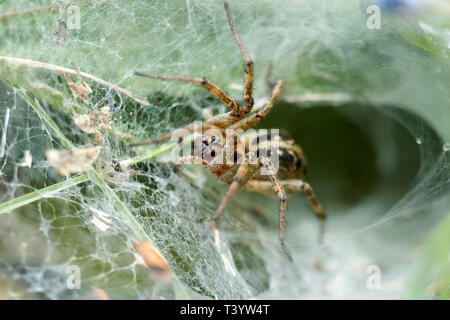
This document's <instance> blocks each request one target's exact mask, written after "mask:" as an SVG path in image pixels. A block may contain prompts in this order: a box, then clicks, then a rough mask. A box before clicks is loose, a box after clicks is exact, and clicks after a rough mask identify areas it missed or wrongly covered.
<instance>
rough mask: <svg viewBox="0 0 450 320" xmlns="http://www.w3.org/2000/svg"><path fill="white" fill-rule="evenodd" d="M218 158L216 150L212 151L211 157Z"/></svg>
mask: <svg viewBox="0 0 450 320" xmlns="http://www.w3.org/2000/svg"><path fill="white" fill-rule="evenodd" d="M215 156H216V151H215V150H213V151H211V157H213V158H214V157H215Z"/></svg>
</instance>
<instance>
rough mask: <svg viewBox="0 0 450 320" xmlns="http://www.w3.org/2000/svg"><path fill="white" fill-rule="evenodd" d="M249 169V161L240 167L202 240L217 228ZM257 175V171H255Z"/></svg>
mask: <svg viewBox="0 0 450 320" xmlns="http://www.w3.org/2000/svg"><path fill="white" fill-rule="evenodd" d="M248 169H249V164H248V162H247V161H245V162H244V163H243V164H241V165H240V166H239V169H238V171H237V173H236V175H235V176H234V178H233V181H232V182H231V184H230V187H229V188H228V191H227V194H226V195H225V197H224V198H223V200H222V202H221V203H220V206H219V208H218V209H217V211H216V213H215V214H214V216H213V217H212V221H211V222H210V223H209V225H208V227H207V228H206V230H205V232H204V233H203V236H202V238H205V237H206V235H207V234H208V233H209V231H211V229H212V228H213V227H214V226H215V224H216V221H217V219H219V217H220V216H221V215H222V213H223V211H224V210H225V207H226V205H227V203H228V201H230V199H231V197H232V196H233V194H234V192H235V191H236V190H238V189H239V187H240V186H241V185H242V182H243V180H244V178H245V177H246V175H247V172H248ZM255 173H256V171H255Z"/></svg>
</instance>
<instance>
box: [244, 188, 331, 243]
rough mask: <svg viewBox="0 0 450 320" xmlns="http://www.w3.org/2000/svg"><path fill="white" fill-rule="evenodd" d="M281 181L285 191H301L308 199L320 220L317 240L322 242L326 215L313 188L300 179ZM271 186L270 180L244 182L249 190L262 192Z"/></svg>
mask: <svg viewBox="0 0 450 320" xmlns="http://www.w3.org/2000/svg"><path fill="white" fill-rule="evenodd" d="M281 183H282V184H283V186H284V188H285V189H286V190H287V191H293V192H298V191H301V192H303V194H304V195H305V197H306V198H307V199H308V201H309V203H310V205H311V207H312V209H313V211H314V214H315V215H316V217H317V218H319V220H320V235H319V242H323V236H324V234H325V219H326V217H327V215H326V213H325V210H324V209H323V207H322V205H321V204H320V202H319V201H318V200H317V198H316V196H315V194H314V191H313V189H312V188H311V186H310V185H309V183H307V182H305V181H303V180H300V179H289V180H282V181H281ZM271 188H272V184H271V183H270V181H257V180H252V181H249V182H247V183H246V185H245V189H247V190H250V191H256V192H264V191H269V190H270V189H271Z"/></svg>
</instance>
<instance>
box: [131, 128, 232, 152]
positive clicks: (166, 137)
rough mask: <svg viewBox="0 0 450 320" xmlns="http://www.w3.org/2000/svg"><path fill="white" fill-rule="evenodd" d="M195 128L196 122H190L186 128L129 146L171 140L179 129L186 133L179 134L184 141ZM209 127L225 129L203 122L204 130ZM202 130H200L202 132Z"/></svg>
mask: <svg viewBox="0 0 450 320" xmlns="http://www.w3.org/2000/svg"><path fill="white" fill-rule="evenodd" d="M195 129H196V127H195V125H194V124H190V125H188V126H186V127H184V128H178V129H176V130H174V131H172V132H170V133H166V134H164V135H162V136H159V137H157V138H154V139H150V140H146V141H141V142H136V143H130V144H128V146H129V147H137V146H144V145H148V144H153V143H158V142H162V141H166V140H170V139H171V138H172V137H173V135H174V134H175V132H177V131H179V132H181V131H183V133H184V134H183V135H178V139H179V142H182V141H183V138H184V137H185V136H186V135H188V134H190V133H193V132H195ZM209 129H218V130H221V131H223V130H222V128H218V127H216V126H214V125H211V124H208V123H203V124H202V128H201V130H202V132H203V131H205V130H209ZM202 132H200V134H201V133H202ZM222 134H223V135H225V133H224V132H222Z"/></svg>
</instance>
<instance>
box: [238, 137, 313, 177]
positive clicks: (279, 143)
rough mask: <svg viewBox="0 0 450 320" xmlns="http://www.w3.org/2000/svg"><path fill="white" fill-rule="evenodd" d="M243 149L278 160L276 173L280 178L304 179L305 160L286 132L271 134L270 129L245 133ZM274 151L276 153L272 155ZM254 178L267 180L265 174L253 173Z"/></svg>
mask: <svg viewBox="0 0 450 320" xmlns="http://www.w3.org/2000/svg"><path fill="white" fill-rule="evenodd" d="M245 151H246V152H249V151H252V152H254V153H255V154H256V156H257V157H268V158H270V159H272V160H273V158H274V157H275V159H276V161H278V171H277V175H278V176H279V178H280V179H305V178H306V167H307V160H306V157H305V154H304V153H303V150H302V149H301V147H300V146H299V145H298V144H297V143H296V142H295V140H294V139H292V138H291V137H290V136H288V135H287V134H279V135H275V136H273V135H271V134H270V131H268V132H265V131H260V132H252V133H248V134H245ZM272 151H276V152H277V155H272ZM253 179H255V180H267V176H265V175H260V174H258V175H255V176H254V178H253Z"/></svg>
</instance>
